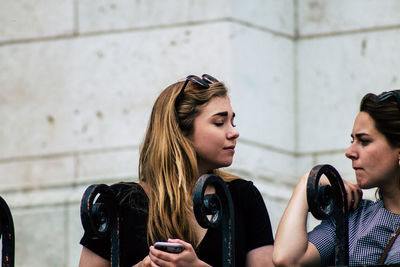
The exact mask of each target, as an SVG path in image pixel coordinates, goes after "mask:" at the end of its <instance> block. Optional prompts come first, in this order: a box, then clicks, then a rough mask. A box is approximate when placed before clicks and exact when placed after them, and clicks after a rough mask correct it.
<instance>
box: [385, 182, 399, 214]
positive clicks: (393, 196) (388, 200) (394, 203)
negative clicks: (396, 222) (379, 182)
mask: <svg viewBox="0 0 400 267" xmlns="http://www.w3.org/2000/svg"><path fill="white" fill-rule="evenodd" d="M381 195H382V200H383V203H384V204H385V208H386V209H387V210H388V211H390V212H392V213H395V214H400V188H391V189H389V190H383V189H381Z"/></svg>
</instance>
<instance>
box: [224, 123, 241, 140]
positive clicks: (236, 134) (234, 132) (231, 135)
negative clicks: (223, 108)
mask: <svg viewBox="0 0 400 267" xmlns="http://www.w3.org/2000/svg"><path fill="white" fill-rule="evenodd" d="M227 137H228V139H236V138H238V137H239V132H238V130H236V128H235V127H233V126H231V129H230V131H229V132H228V135H227Z"/></svg>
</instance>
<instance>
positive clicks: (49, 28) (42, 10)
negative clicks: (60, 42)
mask: <svg viewBox="0 0 400 267" xmlns="http://www.w3.org/2000/svg"><path fill="white" fill-rule="evenodd" d="M73 4H74V1H70V0H61V1H51V0H36V1H34V2H33V1H29V0H19V1H14V0H2V1H1V8H0V25H1V27H0V43H1V42H4V41H16V40H26V39H32V38H33V39H38V38H45V37H55V36H65V35H69V36H71V35H72V34H73V32H74V6H73Z"/></svg>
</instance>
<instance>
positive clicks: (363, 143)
mask: <svg viewBox="0 0 400 267" xmlns="http://www.w3.org/2000/svg"><path fill="white" fill-rule="evenodd" d="M360 143H361V145H363V146H366V145H368V144H369V143H371V141H370V140H360Z"/></svg>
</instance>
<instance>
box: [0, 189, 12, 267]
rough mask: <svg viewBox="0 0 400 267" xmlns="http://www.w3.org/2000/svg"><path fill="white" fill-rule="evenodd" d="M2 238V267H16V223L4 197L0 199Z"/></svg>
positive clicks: (0, 229)
mask: <svg viewBox="0 0 400 267" xmlns="http://www.w3.org/2000/svg"><path fill="white" fill-rule="evenodd" d="M0 237H1V239H2V263H1V266H2V267H13V266H14V260H15V258H14V255H15V235H14V221H13V218H12V215H11V211H10V208H9V207H8V205H7V203H6V202H5V201H4V199H3V198H2V197H0Z"/></svg>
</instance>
